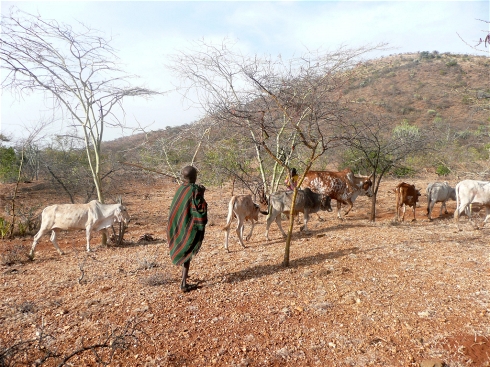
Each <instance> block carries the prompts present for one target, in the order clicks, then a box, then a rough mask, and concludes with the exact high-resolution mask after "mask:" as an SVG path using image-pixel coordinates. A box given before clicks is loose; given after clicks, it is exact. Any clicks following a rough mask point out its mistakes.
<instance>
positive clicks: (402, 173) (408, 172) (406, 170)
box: [391, 167, 415, 178]
mask: <svg viewBox="0 0 490 367" xmlns="http://www.w3.org/2000/svg"><path fill="white" fill-rule="evenodd" d="M391 174H392V175H393V176H395V177H398V178H402V177H411V176H413V175H414V174H415V170H414V169H413V168H410V167H396V168H394V169H393V170H392V171H391Z"/></svg>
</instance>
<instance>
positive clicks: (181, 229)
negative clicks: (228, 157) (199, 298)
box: [167, 166, 208, 292]
mask: <svg viewBox="0 0 490 367" xmlns="http://www.w3.org/2000/svg"><path fill="white" fill-rule="evenodd" d="M181 174H182V180H183V182H182V184H181V185H180V186H179V187H178V189H177V191H176V192H175V195H174V198H173V200H172V204H171V205H170V213H169V217H168V224H167V239H168V245H169V250H170V258H171V260H172V263H173V264H175V265H178V266H182V282H181V283H180V289H181V290H182V291H183V292H189V291H190V290H193V289H196V288H197V285H190V284H187V278H188V276H189V267H190V263H191V260H192V258H193V257H194V256H195V255H196V254H197V253H198V252H199V250H200V249H201V245H202V241H203V239H204V232H205V227H206V224H207V222H208V218H207V209H208V207H207V203H206V200H205V199H204V191H205V190H206V188H205V187H204V186H202V185H196V179H197V170H196V169H195V168H194V167H192V166H186V167H184V168H183V169H182V171H181Z"/></svg>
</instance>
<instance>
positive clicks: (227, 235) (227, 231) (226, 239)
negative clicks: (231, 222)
mask: <svg viewBox="0 0 490 367" xmlns="http://www.w3.org/2000/svg"><path fill="white" fill-rule="evenodd" d="M229 236H230V226H228V227H227V228H226V229H225V250H226V251H228V252H230V250H228V237H229Z"/></svg>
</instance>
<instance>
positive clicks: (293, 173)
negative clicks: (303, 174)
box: [291, 168, 297, 176]
mask: <svg viewBox="0 0 490 367" xmlns="http://www.w3.org/2000/svg"><path fill="white" fill-rule="evenodd" d="M296 175H297V173H296V168H291V176H296Z"/></svg>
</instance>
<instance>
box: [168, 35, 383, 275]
mask: <svg viewBox="0 0 490 367" xmlns="http://www.w3.org/2000/svg"><path fill="white" fill-rule="evenodd" d="M380 47H382V45H378V46H375V47H364V48H360V49H355V50H349V49H346V48H344V47H341V48H339V49H338V50H336V51H334V52H330V53H322V52H309V51H308V52H306V53H305V54H304V55H302V56H301V57H294V58H292V59H291V60H283V59H282V58H281V57H280V56H279V57H277V58H272V57H270V56H269V57H259V56H257V55H254V56H247V55H242V54H240V53H239V52H236V51H233V49H232V48H231V47H229V43H227V42H223V43H222V44H221V45H218V46H215V45H212V44H209V43H206V42H204V41H198V42H196V43H195V44H194V47H193V49H191V50H187V51H181V52H180V53H178V54H176V55H174V56H173V60H172V61H173V62H172V64H171V65H169V67H170V68H171V69H172V70H173V71H174V72H175V73H176V75H178V76H179V77H180V80H181V81H182V83H183V84H182V85H181V86H180V87H181V88H182V89H183V90H184V95H185V96H186V97H188V98H191V97H192V95H191V93H188V92H190V91H192V92H193V93H195V94H194V96H196V103H198V104H199V106H201V107H202V108H203V109H204V110H205V111H206V113H207V114H208V116H211V117H213V118H214V119H215V120H216V121H218V122H219V123H220V126H223V127H224V126H236V127H238V128H241V129H244V131H248V134H249V141H250V143H251V144H252V145H253V147H254V148H255V152H256V160H257V165H258V168H259V171H260V175H261V177H262V181H263V186H264V188H265V190H266V191H269V190H273V189H275V188H277V186H275V183H277V182H278V180H277V172H278V171H279V169H280V168H282V169H284V168H285V167H287V168H290V167H289V166H290V162H291V160H292V157H293V156H296V157H300V159H298V162H301V166H300V167H298V168H299V169H300V171H302V172H303V175H302V176H301V177H300V180H299V185H300V184H301V183H302V181H303V179H304V176H305V174H306V173H307V172H308V170H309V169H310V167H311V166H312V164H313V162H314V161H315V160H316V159H318V158H319V157H320V156H321V155H323V154H324V153H325V152H326V151H327V150H328V149H330V148H333V147H334V146H336V145H338V144H339V143H340V142H341V139H340V135H339V134H340V132H339V128H340V126H341V124H340V122H341V121H342V116H343V111H344V106H343V101H342V89H343V87H344V86H345V85H346V83H347V82H348V81H349V80H350V78H351V77H352V76H353V74H355V73H356V68H354V67H353V66H354V65H355V63H356V62H358V61H359V57H360V56H361V55H363V54H365V53H366V52H368V51H371V50H373V49H376V48H380ZM266 156H268V157H269V158H271V159H272V161H273V162H274V163H273V167H272V169H270V168H269V167H266V166H265V164H264V162H266V159H265V158H266ZM269 177H270V179H269ZM296 194H297V189H296V190H295V191H294V194H293V198H292V207H291V211H292V212H294V204H295V198H296ZM293 222H294V220H293V216H292V215H291V216H290V223H289V224H290V225H289V231H288V236H287V240H286V249H285V255H284V262H283V265H285V266H288V265H289V249H290V243H291V233H292V228H293Z"/></svg>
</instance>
